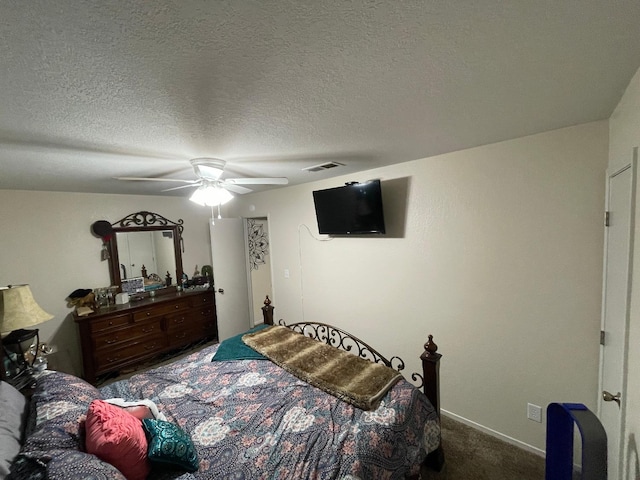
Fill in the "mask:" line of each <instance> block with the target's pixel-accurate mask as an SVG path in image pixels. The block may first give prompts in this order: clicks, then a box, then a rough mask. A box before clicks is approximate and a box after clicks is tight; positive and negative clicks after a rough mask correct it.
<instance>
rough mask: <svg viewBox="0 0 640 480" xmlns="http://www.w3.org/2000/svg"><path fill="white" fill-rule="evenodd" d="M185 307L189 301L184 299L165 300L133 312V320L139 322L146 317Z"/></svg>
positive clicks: (168, 312) (176, 310)
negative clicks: (165, 301)
mask: <svg viewBox="0 0 640 480" xmlns="http://www.w3.org/2000/svg"><path fill="white" fill-rule="evenodd" d="M187 308H189V302H188V301H187V300H186V299H185V300H176V301H173V302H167V303H166V304H162V305H153V306H149V307H147V308H144V309H142V310H138V311H137V312H135V313H134V314H133V321H134V322H139V321H141V320H145V319H147V318H153V317H161V316H163V315H168V314H170V313H173V312H178V311H180V310H186V309H187Z"/></svg>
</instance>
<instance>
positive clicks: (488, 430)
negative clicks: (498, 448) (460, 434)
mask: <svg viewBox="0 0 640 480" xmlns="http://www.w3.org/2000/svg"><path fill="white" fill-rule="evenodd" d="M441 412H442V415H444V416H446V417H449V418H452V419H453V420H456V421H458V422H460V423H464V424H465V425H467V426H469V427H471V428H475V429H476V430H480V431H481V432H484V433H486V434H488V435H491V436H492V437H496V438H498V439H500V440H503V441H505V442H507V443H510V444H511V445H515V446H516V447H519V448H522V449H523V450H526V451H528V452H531V453H534V454H536V455H538V456H540V457H543V458H544V456H545V451H544V450H542V449H540V448H538V447H534V446H533V445H529V444H528V443H525V442H522V441H520V440H517V439H515V438H513V437H510V436H508V435H505V434H504V433H500V432H498V431H496V430H493V429H491V428H489V427H485V426H484V425H480V424H479V423H476V422H474V421H472V420H469V419H467V418H464V417H461V416H460V415H456V414H455V413H452V412H448V411H446V410H441Z"/></svg>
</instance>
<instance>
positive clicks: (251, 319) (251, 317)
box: [241, 213, 276, 326]
mask: <svg viewBox="0 0 640 480" xmlns="http://www.w3.org/2000/svg"><path fill="white" fill-rule="evenodd" d="M241 218H242V225H243V228H244V256H245V266H246V271H247V291H248V295H249V322H250V323H251V326H255V325H256V318H255V315H254V307H255V305H254V303H253V302H254V298H253V285H252V282H251V266H250V263H249V230H248V229H247V220H249V219H252V218H260V219H263V218H266V219H267V239H268V241H269V256H270V257H271V260H270V261H269V280H270V281H271V296H270V297H269V298H270V299H271V302H272V303H273V299H274V297H275V295H276V292H275V291H276V287H275V283H274V280H275V279H274V276H273V248H272V244H271V217H270V215H269V214H268V213H267V214H266V215H255V216H246V217H244V216H243V217H241ZM257 323H258V324H260V323H262V318H259V319H258V322H257Z"/></svg>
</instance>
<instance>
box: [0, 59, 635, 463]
mask: <svg viewBox="0 0 640 480" xmlns="http://www.w3.org/2000/svg"><path fill="white" fill-rule="evenodd" d="M636 69H637V65H636V67H635V68H634V70H636ZM624 88H626V93H625V95H624V96H623V97H621V98H620V100H619V102H614V104H613V105H612V108H613V107H615V105H617V108H615V110H614V111H613V110H612V111H613V113H612V114H611V115H610V117H607V118H602V119H600V120H598V121H594V122H589V123H586V124H580V125H576V126H572V127H568V128H561V129H551V130H550V131H547V132H545V133H537V134H535V135H527V136H519V137H518V138H514V139H509V140H506V141H502V142H492V143H491V144H489V145H485V146H479V147H475V148H470V149H463V150H460V151H457V152H453V153H445V154H442V155H428V156H416V157H415V158H416V159H415V160H410V161H404V162H401V163H397V164H395V165H389V166H384V167H380V168H376V169H368V168H361V169H360V171H359V172H357V173H356V172H353V173H348V174H344V175H340V176H337V177H334V178H331V179H328V178H327V179H322V180H319V181H315V182H312V183H307V184H303V185H293V186H290V187H286V188H281V189H276V190H273V191H266V192H259V193H255V194H252V195H250V196H247V197H239V198H237V199H236V200H238V201H234V202H233V203H230V204H228V205H227V206H226V208H224V210H223V215H224V216H239V215H242V216H268V218H269V227H270V241H271V244H272V248H273V250H272V268H273V272H274V304H275V305H276V316H277V318H284V319H285V320H289V319H298V318H300V317H301V316H302V315H304V317H305V318H306V319H310V318H309V317H310V316H312V315H315V314H317V315H321V316H322V317H323V318H324V319H326V317H335V319H336V320H335V321H333V323H338V322H339V323H340V324H341V326H344V327H345V328H346V329H347V330H351V331H356V332H357V333H360V334H361V337H362V338H366V339H367V340H369V341H371V343H372V344H374V345H376V346H379V348H381V349H382V348H384V349H385V352H384V353H395V352H398V351H401V352H402V354H403V355H404V357H405V358H406V359H410V362H412V363H409V365H408V370H409V371H415V370H417V359H416V358H415V355H413V352H415V351H416V350H417V351H419V350H420V348H421V344H422V342H423V341H424V340H423V339H424V337H425V334H426V333H433V334H434V335H435V337H436V341H437V342H438V343H439V344H440V346H441V350H442V352H443V353H445V354H446V361H445V362H444V363H443V365H442V378H443V385H442V403H443V409H444V410H445V411H446V412H450V413H451V414H453V415H456V416H458V417H460V418H462V419H466V420H468V421H469V422H473V423H474V424H476V425H477V426H479V427H480V428H485V429H488V430H492V431H494V432H496V433H497V434H498V435H501V436H503V438H508V439H512V440H513V441H515V442H518V443H521V444H522V445H524V446H526V447H528V448H530V449H532V450H536V451H538V452H540V451H542V450H543V449H544V424H538V423H535V422H532V421H530V420H528V419H527V418H526V404H527V403H528V402H531V403H534V404H537V405H546V404H547V403H549V402H553V401H572V402H582V403H585V404H586V405H587V406H589V407H590V408H595V402H596V399H597V395H598V343H597V342H598V338H599V330H600V308H601V290H602V257H603V255H602V252H603V228H602V222H601V219H602V211H603V209H604V197H605V172H606V169H607V168H608V167H611V168H615V167H616V166H618V165H620V164H621V163H622V162H624V161H625V159H627V160H628V159H629V157H630V155H631V149H632V148H633V147H634V146H636V145H638V143H639V142H640V140H639V139H638V134H637V132H638V126H639V125H640V111H639V110H640V109H639V107H638V105H639V103H640V102H639V100H638V99H639V98H640V74H638V73H636V74H635V76H634V77H633V79H632V80H631V81H630V83H628V87H627V84H625V85H624V87H623V89H624ZM620 95H622V92H620ZM9 133H11V132H8V133H7V132H5V137H6V138H4V140H6V143H8V144H10V145H11V146H13V147H16V145H15V143H13V144H12V143H11V140H14V139H13V138H11V137H10V135H9ZM101 134H102V133H101ZM16 148H17V147H16ZM37 148H38V149H42V150H43V151H46V148H47V142H46V141H43V142H41V143H40V144H39V145H37ZM101 158H106V157H101ZM10 160H11V158H9V157H4V158H3V159H2V161H3V162H9V161H10ZM318 163H319V162H318ZM7 168H8V166H7ZM2 169H3V172H4V171H5V164H4V163H2ZM47 173H48V174H50V175H52V176H53V174H54V173H55V172H47ZM108 175H109V174H108ZM109 176H110V175H109ZM370 178H381V179H382V180H383V182H385V181H387V182H391V181H393V180H395V181H396V183H393V182H391V185H395V186H396V187H397V189H396V191H395V193H396V195H394V196H392V197H391V199H392V201H391V202H389V203H390V205H387V208H390V210H389V211H390V214H389V219H388V221H389V222H390V223H391V226H392V227H393V228H395V229H396V231H400V232H402V235H399V236H398V237H396V238H394V237H391V236H390V237H388V238H370V239H360V238H353V239H336V240H333V241H331V242H323V243H320V242H316V241H315V240H314V239H313V238H312V237H311V236H310V235H308V234H307V232H306V230H305V229H303V228H300V229H299V225H302V224H304V225H307V226H308V227H309V228H310V229H312V230H313V228H314V226H315V224H314V222H315V218H314V215H313V204H312V200H311V191H312V190H313V189H316V188H325V187H331V186H335V185H340V184H343V183H344V182H347V181H362V180H367V179H370ZM53 181H54V184H53V185H52V186H51V188H42V189H37V191H34V190H32V189H31V188H28V187H25V188H24V189H22V188H21V189H14V188H12V186H11V185H3V186H2V188H3V189H2V190H0V201H1V205H2V206H1V207H0V212H2V214H1V215H0V219H1V220H2V223H3V225H5V228H4V229H3V234H2V237H1V239H0V246H2V254H1V257H0V259H1V262H0V264H1V265H2V269H1V270H0V281H1V282H0V283H1V284H2V285H6V284H16V283H29V284H30V285H31V286H32V289H33V291H34V294H35V295H36V298H37V300H38V302H39V303H40V305H42V306H43V308H44V309H45V310H47V311H48V312H50V313H51V314H53V315H54V319H53V320H51V321H49V322H47V323H44V324H42V325H41V327H40V328H41V332H42V336H43V338H44V339H46V340H47V341H49V343H50V344H52V345H56V346H57V347H58V348H59V350H60V354H59V355H60V356H62V357H66V358H67V360H65V363H67V364H69V365H70V368H72V369H74V370H75V371H78V369H79V368H80V364H81V363H80V359H79V346H78V339H77V333H76V331H75V325H74V324H73V321H72V320H71V319H70V317H69V314H70V312H71V310H70V309H69V308H67V307H66V303H65V301H64V299H65V298H66V296H67V295H68V294H69V292H71V291H73V290H74V289H76V288H85V287H86V288H94V287H98V286H104V285H108V283H109V275H108V269H107V267H106V265H105V263H104V262H101V260H100V242H99V241H98V240H96V238H94V237H93V236H92V235H91V233H90V231H89V226H90V225H91V223H92V222H93V221H96V220H99V219H103V218H106V219H110V220H112V221H115V220H117V219H119V218H122V217H123V216H125V215H127V214H129V213H131V212H133V211H139V210H150V211H156V212H159V213H161V214H162V215H164V216H166V217H167V218H172V219H175V218H182V219H184V221H185V233H184V239H185V252H184V265H185V270H186V271H189V270H191V269H192V268H193V267H194V266H195V265H202V264H206V263H208V262H209V260H210V253H209V245H208V244H209V231H208V221H209V218H210V212H209V211H208V210H207V209H206V208H205V209H203V208H201V207H198V206H197V205H195V204H193V203H191V202H189V201H188V199H187V198H186V197H184V198H183V197H162V196H157V195H150V194H146V195H115V194H105V193H103V194H100V193H82V192H75V193H73V192H71V191H70V192H64V191H53V190H58V188H57V187H56V185H55V182H57V181H62V180H61V179H57V178H55V177H54V179H53ZM251 205H253V206H254V207H255V209H254V210H250V206H251ZM385 213H386V212H385ZM394 222H397V223H396V224H395V225H394ZM285 269H288V270H289V271H290V273H291V275H290V278H288V279H285V278H284V275H283V272H284V270H285ZM301 275H303V276H302V277H301ZM301 280H302V283H301ZM347 286H348V288H347ZM636 290H637V289H636ZM302 294H304V301H302V300H301V298H302ZM637 300H638V297H637V291H634V296H633V299H632V317H631V318H632V320H631V331H630V333H631V339H630V341H631V344H637V343H638V335H639V333H638V327H639V326H640V324H639V323H638V314H637ZM316 312H317V313H316ZM391 327H393V329H394V330H395V331H396V332H397V333H396V334H394V335H393V336H390V335H389V334H388V331H389V328H391ZM630 353H631V357H630V360H629V363H630V365H637V364H638V358H637V352H635V351H633V350H632V351H631V352H630ZM550 372H553V374H552V375H551V374H550ZM487 386H488V387H489V388H487ZM639 401H640V386H639V385H638V383H637V380H636V379H634V377H633V375H630V376H629V385H628V398H627V402H628V409H629V410H631V411H632V410H633V409H634V406H635V407H637V404H638V402H639ZM638 431H640V423H639V422H638V420H637V419H633V418H628V419H627V438H628V439H631V438H633V436H634V435H637V433H638ZM629 468H630V469H633V468H637V466H634V465H629Z"/></svg>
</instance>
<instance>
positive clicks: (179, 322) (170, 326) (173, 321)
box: [166, 310, 193, 332]
mask: <svg viewBox="0 0 640 480" xmlns="http://www.w3.org/2000/svg"><path fill="white" fill-rule="evenodd" d="M166 319H167V320H166V321H167V331H168V332H173V331H175V330H183V329H185V328H188V327H189V325H190V324H191V323H192V322H191V320H192V319H193V313H192V312H191V310H185V311H184V312H181V313H175V314H173V315H167V317H166Z"/></svg>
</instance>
